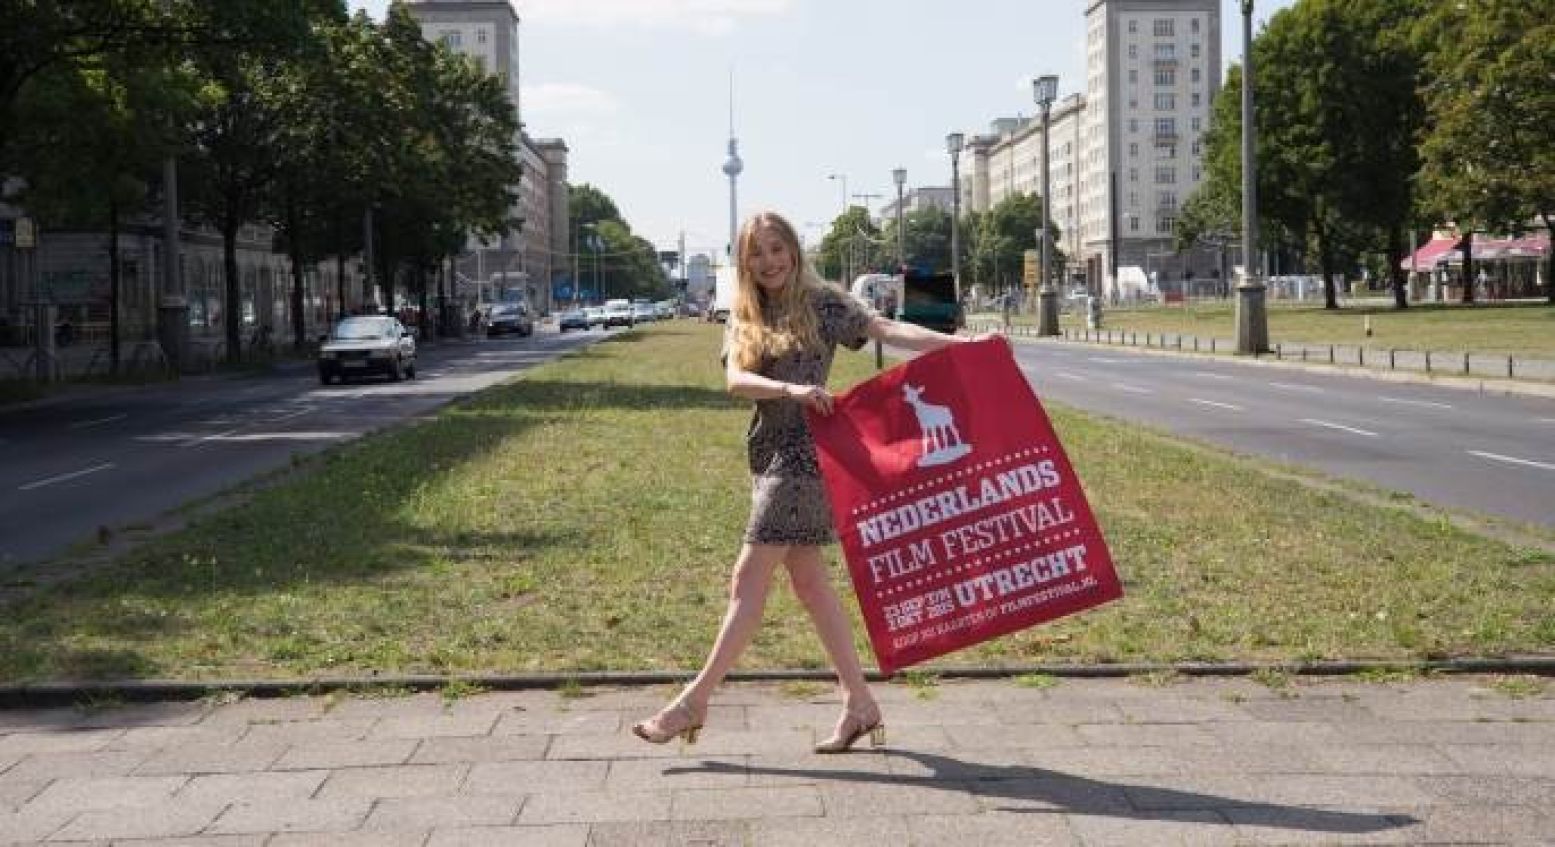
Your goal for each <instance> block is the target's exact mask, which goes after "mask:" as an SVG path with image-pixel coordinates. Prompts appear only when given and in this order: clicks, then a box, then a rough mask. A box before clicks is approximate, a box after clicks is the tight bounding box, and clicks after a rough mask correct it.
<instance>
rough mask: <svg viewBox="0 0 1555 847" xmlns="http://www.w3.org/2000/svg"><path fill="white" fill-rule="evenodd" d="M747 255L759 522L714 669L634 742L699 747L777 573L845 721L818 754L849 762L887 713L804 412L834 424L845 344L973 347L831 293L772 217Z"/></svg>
mask: <svg viewBox="0 0 1555 847" xmlns="http://www.w3.org/2000/svg"><path fill="white" fill-rule="evenodd" d="M738 247H739V250H738V256H739V268H738V273H737V278H738V284H737V289H736V293H735V297H734V306H733V309H732V313H731V315H730V319H729V326H728V329H727V331H726V332H725V335H724V350H723V358H724V366H725V376H726V381H727V386H728V389H729V393H731V394H733V395H735V396H737V397H745V398H748V399H751V400H754V401H756V412H755V417H754V420H753V421H752V422H751V427H750V431H749V434H748V435H747V440H748V452H749V458H750V469H751V474H752V476H753V477H754V482H753V492H752V508H751V515H750V521H749V523H748V524H747V526H746V528H745V543H744V546H743V547H742V548H741V549H740V555H739V558H738V559H737V560H736V561H735V565H734V574H733V577H732V579H731V583H730V587H729V608H728V611H727V612H726V613H725V615H724V619H723V626H722V627H721V628H720V629H719V632H718V639H717V640H716V641H715V642H714V643H713V650H712V653H711V654H710V655H709V656H708V658H707V663H706V664H705V665H704V666H703V667H702V671H701V673H699V674H698V675H697V677H696V679H694V680H692V681H691V683H690V684H689V685H688V686H686V688H685V689H684V690H683V691H681V693H680V696H679V697H677V698H676V699H675V701H674V702H673V703H671V704H670V705H669V706H667V707H666V708H664V709H663V710H662V711H660V712H659V713H658V714H656V715H654V716H653V717H651V718H649V719H648V720H645V721H642V722H640V723H638V724H636V725H634V726H633V727H632V732H633V733H635V734H636V735H637V736H638V737H639V738H642V739H644V740H646V741H650V742H652V743H655V744H662V743H664V742H666V741H669V740H670V739H672V738H676V737H684V738H685V740H686V742H687V743H695V741H696V737H697V732H698V730H700V729H701V728H702V721H703V718H704V716H705V715H706V714H707V703H708V699H709V698H710V697H711V696H712V693H713V689H714V688H716V687H717V686H718V684H719V683H720V682H721V681H722V680H723V678H724V675H725V674H727V673H728V672H729V670H730V668H732V667H733V666H734V663H735V661H736V660H737V659H738V658H739V656H740V653H741V652H743V651H744V650H745V648H746V646H747V645H749V644H750V641H751V638H752V637H753V636H754V635H755V632H756V627H757V626H758V625H759V624H760V623H761V615H762V610H763V608H764V607H765V605H766V602H767V591H768V589H769V588H770V587H771V584H772V574H773V571H775V570H776V569H777V566H778V565H779V564H782V565H783V566H784V567H786V568H787V569H788V576H789V580H790V582H791V583H792V584H793V586H794V594H795V595H796V596H797V597H798V598H799V601H800V603H802V604H803V605H804V607H805V610H806V611H807V612H808V613H809V615H810V619H811V621H813V622H814V624H815V628H816V631H817V633H818V634H819V635H820V638H821V643H822V645H823V646H824V647H825V648H826V654H827V656H828V657H829V658H830V659H831V663H832V666H833V668H834V669H835V670H836V672H837V678H838V681H839V683H840V685H841V687H842V702H843V709H842V716H841V717H840V718H838V720H837V726H836V729H835V730H834V731H833V732H832V734H831V737H830V738H827V739H826V740H825V741H822V742H821V743H820V744H817V745H816V747H815V751H816V752H817V753H842V752H846V751H847V750H848V749H849V748H851V747H852V746H853V744H854V742H856V741H858V740H859V739H860V738H862V737H863V736H864V735H869V736H870V741H871V743H872V744H873V745H875V746H878V745H879V744H881V743H883V741H884V738H885V727H884V724H883V723H882V720H881V715H880V707H879V705H878V704H876V702H875V699H874V696H873V695H872V694H871V693H870V691H869V686H868V684H867V683H866V682H865V680H864V670H863V668H862V667H861V666H860V664H859V657H858V652H857V651H856V650H855V649H854V647H853V635H852V632H851V631H850V629H849V625H848V618H847V616H846V615H845V614H844V613H843V610H842V604H841V603H840V602H839V601H838V599H837V594H836V592H835V591H833V590H832V586H831V582H830V579H829V578H828V576H827V573H826V568H825V566H824V565H823V564H822V561H821V546H822V545H825V544H830V543H832V542H834V541H836V534H835V532H834V531H833V529H832V523H831V511H830V507H829V506H828V504H827V500H826V491H825V489H824V488H823V486H822V483H821V473H820V468H819V465H818V464H817V461H816V456H815V444H814V443H813V442H812V441H811V438H810V431H809V428H808V427H807V426H806V424H805V418H804V409H806V408H809V409H812V410H814V411H816V412H818V413H820V414H823V415H825V414H830V413H831V410H832V395H831V393H830V392H828V391H827V390H826V376H827V373H828V372H829V371H830V370H831V361H832V353H833V351H834V350H835V348H836V345H838V344H842V345H844V346H846V347H848V348H849V349H852V350H857V349H859V348H860V347H862V346H863V345H864V342H865V340H866V339H869V338H873V339H876V340H879V341H882V342H884V343H886V344H891V345H894V346H896V347H901V348H905V349H908V350H918V351H927V350H936V349H938V348H940V347H943V346H945V345H947V344H953V343H956V342H960V341H969V340H971V339H969V338H958V337H956V336H953V335H943V334H941V333H938V332H933V331H930V330H927V329H923V328H920V327H917V326H913V325H911V324H903V323H898V322H896V321H892V320H888V319H886V318H883V317H881V316H879V315H877V314H875V313H874V312H872V311H870V310H868V309H866V308H865V307H864V306H863V305H861V304H860V303H858V301H856V300H854V299H853V298H852V297H850V296H849V295H848V294H847V293H846V292H845V291H843V290H842V289H841V288H839V287H837V286H835V285H832V284H830V283H827V282H824V281H822V280H821V279H820V278H819V277H818V276H816V274H815V272H814V271H813V270H811V269H810V268H809V267H808V266H806V265H805V264H804V261H803V258H802V254H801V253H800V250H799V237H798V235H797V234H795V232H794V228H793V226H792V225H790V224H789V223H788V221H786V220H784V219H783V218H782V217H780V216H778V215H776V214H774V213H771V212H763V213H761V214H758V215H756V216H755V217H753V218H751V219H750V220H749V221H747V222H746V223H745V226H744V227H743V228H742V229H741V230H740V237H739V241H738Z"/></svg>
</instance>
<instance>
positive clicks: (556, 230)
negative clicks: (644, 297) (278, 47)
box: [406, 0, 570, 312]
mask: <svg viewBox="0 0 1555 847" xmlns="http://www.w3.org/2000/svg"><path fill="white" fill-rule="evenodd" d="M406 8H407V9H409V11H410V13H411V15H412V16H414V17H415V19H416V20H417V21H419V22H420V23H421V33H422V35H423V36H425V37H426V39H427V40H428V41H435V42H438V43H441V44H444V45H446V46H447V47H449V48H450V49H452V50H455V51H457V52H459V53H461V54H463V55H465V56H468V57H470V58H471V59H472V60H473V61H474V62H475V64H476V65H477V66H479V67H480V68H481V69H483V70H485V71H487V72H488V73H491V74H495V75H496V76H497V77H499V78H500V79H501V80H502V81H503V85H504V87H505V88H506V89H507V94H508V99H509V100H510V101H511V102H512V103H513V108H514V110H515V111H516V112H518V115H519V120H520V121H522V120H523V108H522V103H521V100H520V96H519V63H518V59H519V52H518V51H519V45H518V41H519V31H518V26H519V19H518V14H517V13H516V12H514V11H513V6H512V4H511V3H510V2H509V0H414V2H410V3H407V4H406ZM521 126H522V124H521ZM516 140H517V142H518V144H519V157H520V160H521V161H522V163H523V170H524V175H523V178H522V180H521V182H520V184H519V185H518V186H517V194H518V202H517V205H515V206H514V207H513V209H512V210H511V212H512V215H513V217H515V218H517V219H519V220H521V221H522V223H521V224H520V225H519V226H518V227H517V228H515V229H513V230H511V231H509V232H506V233H503V234H502V235H501V236H500V237H498V238H495V239H491V240H489V241H481V240H479V239H473V238H472V239H471V241H470V243H469V245H467V247H468V250H469V251H470V255H469V256H468V257H466V258H465V259H463V260H461V261H460V262H459V263H458V268H459V272H460V276H461V277H463V278H464V280H467V282H462V283H461V289H460V293H461V294H466V293H469V294H474V290H470V291H468V292H467V291H466V289H465V286H466V285H468V286H470V288H471V289H475V288H477V287H478V286H479V285H481V284H483V283H484V282H485V281H486V279H489V278H490V276H491V275H492V274H494V273H498V272H502V273H504V274H506V275H507V276H506V277H505V278H507V279H512V278H513V275H515V274H516V275H519V276H518V278H520V279H526V280H527V281H526V283H525V284H526V286H527V289H528V294H529V299H530V302H531V303H533V304H534V306H535V307H536V308H538V309H540V310H541V311H543V312H546V311H550V309H551V303H552V300H553V288H554V287H555V286H557V285H558V284H561V283H564V282H565V280H566V278H567V276H568V272H569V270H570V268H569V267H568V263H567V262H566V261H565V259H566V255H567V218H568V203H567V197H566V192H567V145H566V144H565V143H563V142H562V141H561V140H560V139H542V140H535V139H533V138H531V137H530V136H529V134H528V133H526V132H524V131H523V130H522V128H521V129H520V130H519V138H518V139H516Z"/></svg>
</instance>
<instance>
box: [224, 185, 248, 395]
mask: <svg viewBox="0 0 1555 847" xmlns="http://www.w3.org/2000/svg"><path fill="white" fill-rule="evenodd" d="M240 225H241V222H240V221H239V220H238V217H237V215H231V214H229V215H227V217H226V219H225V220H223V221H222V224H221V266H222V271H223V274H224V276H226V280H225V284H224V286H223V290H224V293H225V295H226V297H225V301H226V302H225V303H224V304H223V306H222V316H221V318H222V321H221V322H222V326H223V328H225V330H226V336H227V362H228V363H229V364H233V365H236V364H238V363H239V362H242V361H243V333H242V326H243V325H242V321H243V286H242V285H241V284H240V283H239V282H238V227H239V226H240Z"/></svg>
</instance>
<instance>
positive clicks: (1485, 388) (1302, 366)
mask: <svg viewBox="0 0 1555 847" xmlns="http://www.w3.org/2000/svg"><path fill="white" fill-rule="evenodd" d="M971 328H972V327H968V329H971ZM977 328H978V329H979V330H984V331H989V332H992V331H1003V328H1002V327H1000V326H999V325H997V324H989V325H987V326H986V327H984V326H981V325H979V326H978V327H977ZM1007 337H1008V338H1009V339H1010V340H1011V341H1018V342H1021V343H1024V344H1055V343H1056V344H1068V345H1072V346H1075V347H1088V348H1093V349H1097V350H1123V351H1127V352H1132V353H1138V354H1140V355H1145V356H1164V357H1167V358H1173V359H1193V360H1196V361H1203V362H1226V363H1228V364H1236V365H1248V366H1255V367H1265V368H1280V369H1283V370H1290V371H1304V372H1306V373H1321V374H1331V375H1335V376H1348V377H1354V378H1356V379H1371V380H1376V381H1378V382H1393V383H1407V384H1411V385H1433V386H1437V387H1439V388H1452V389H1456V390H1460V391H1476V392H1479V393H1481V394H1500V395H1516V396H1521V397H1540V398H1545V399H1555V383H1543V382H1532V381H1528V380H1513V379H1496V378H1494V377H1466V376H1452V375H1448V374H1444V375H1441V376H1438V375H1435V374H1426V373H1419V372H1415V371H1399V370H1393V371H1388V370H1373V369H1371V368H1363V367H1358V366H1357V367H1343V366H1338V365H1322V364H1315V363H1312V362H1295V361H1286V360H1282V359H1275V358H1272V356H1273V354H1265V355H1262V356H1236V355H1216V354H1213V353H1193V352H1190V351H1186V350H1184V351H1178V350H1162V349H1159V348H1154V347H1140V346H1135V345H1129V344H1107V343H1104V342H1100V341H1077V340H1074V339H1069V338H1064V337H1063V336H1059V335H1055V336H1051V337H1047V338H1039V337H1036V336H1030V335H1010V336H1007Z"/></svg>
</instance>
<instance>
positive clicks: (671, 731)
mask: <svg viewBox="0 0 1555 847" xmlns="http://www.w3.org/2000/svg"><path fill="white" fill-rule="evenodd" d="M704 717H705V715H704V716H698V715H697V714H696V713H695V712H693V711H691V707H690V706H688V705H686V703H685V701H684V700H677V701H675V702H674V703H671V704H670V705H668V706H666V707H665V708H664V709H663V710H662V711H660V712H659V713H658V714H656V715H654V716H653V717H651V718H649V719H647V720H645V721H639V722H637V723H634V724H632V734H633V735H635V736H637V737H638V738H641V739H642V740H644V741H646V742H648V743H649V744H664V743H667V742H668V741H669V740H670V739H672V738H684V739H685V741H686V743H687V744H695V743H697V734H698V733H700V732H701V731H702V721H703V719H704Z"/></svg>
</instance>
